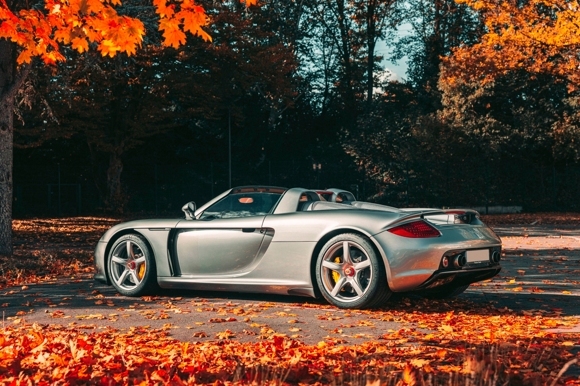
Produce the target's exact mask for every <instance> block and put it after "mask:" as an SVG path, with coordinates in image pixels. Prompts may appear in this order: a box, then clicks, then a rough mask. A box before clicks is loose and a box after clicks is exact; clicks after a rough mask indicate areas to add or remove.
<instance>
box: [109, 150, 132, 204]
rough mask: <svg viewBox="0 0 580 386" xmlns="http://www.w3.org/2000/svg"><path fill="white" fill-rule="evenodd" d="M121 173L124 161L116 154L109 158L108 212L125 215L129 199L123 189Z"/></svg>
mask: <svg viewBox="0 0 580 386" xmlns="http://www.w3.org/2000/svg"><path fill="white" fill-rule="evenodd" d="M121 173H123V160H122V159H121V156H120V155H119V154H117V153H116V152H113V153H111V154H110V156H109V168H108V169H107V202H106V206H107V209H108V210H111V211H113V212H114V213H123V211H124V209H125V205H126V204H127V199H126V198H125V197H124V195H123V190H122V189H121Z"/></svg>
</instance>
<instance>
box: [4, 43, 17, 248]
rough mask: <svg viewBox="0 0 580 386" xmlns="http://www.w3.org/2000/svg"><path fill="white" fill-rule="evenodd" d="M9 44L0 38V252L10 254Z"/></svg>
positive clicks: (11, 73)
mask: <svg viewBox="0 0 580 386" xmlns="http://www.w3.org/2000/svg"><path fill="white" fill-rule="evenodd" d="M13 49H14V47H13V45H12V43H10V42H8V41H6V40H0V255H6V256H10V255H12V164H13V160H12V159H13V158H12V154H13V150H12V146H13V142H12V140H13V135H14V125H13V119H14V118H13V113H14V92H13V91H12V88H13V85H14V63H15V62H14V58H13V55H14V54H13Z"/></svg>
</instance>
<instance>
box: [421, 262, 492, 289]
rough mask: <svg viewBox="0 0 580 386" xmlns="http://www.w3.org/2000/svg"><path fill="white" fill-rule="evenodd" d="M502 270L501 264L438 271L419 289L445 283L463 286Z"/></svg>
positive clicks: (485, 278) (489, 277)
mask: <svg viewBox="0 0 580 386" xmlns="http://www.w3.org/2000/svg"><path fill="white" fill-rule="evenodd" d="M500 271H501V266H500V265H499V264H497V265H493V266H489V267H482V268H469V269H465V270H458V271H436V272H435V273H433V275H432V276H431V277H430V278H429V279H428V280H427V281H425V283H423V284H421V285H420V286H419V287H418V288H417V290H425V289H431V288H436V287H440V286H443V285H453V286H462V285H468V284H471V283H475V282H478V281H482V280H487V279H491V278H492V277H494V276H495V275H497V274H498V273H499V272H500Z"/></svg>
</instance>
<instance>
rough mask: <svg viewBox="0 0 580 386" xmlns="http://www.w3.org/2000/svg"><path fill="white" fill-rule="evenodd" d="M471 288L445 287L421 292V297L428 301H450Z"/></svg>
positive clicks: (463, 286) (466, 286)
mask: <svg viewBox="0 0 580 386" xmlns="http://www.w3.org/2000/svg"><path fill="white" fill-rule="evenodd" d="M467 288H469V284H467V285H445V286H441V287H436V288H432V289H429V290H424V291H421V293H420V295H421V296H422V297H424V298H427V299H448V298H452V297H455V296H457V295H460V294H462V293H463V292H465V290H466V289H467Z"/></svg>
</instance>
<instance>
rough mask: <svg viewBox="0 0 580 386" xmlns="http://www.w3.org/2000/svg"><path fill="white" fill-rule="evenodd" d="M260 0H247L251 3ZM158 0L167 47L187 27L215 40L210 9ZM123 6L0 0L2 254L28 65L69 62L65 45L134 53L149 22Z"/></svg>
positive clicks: (7, 245)
mask: <svg viewBox="0 0 580 386" xmlns="http://www.w3.org/2000/svg"><path fill="white" fill-rule="evenodd" d="M255 1H256V0H246V1H245V3H246V6H249V5H252V4H255ZM153 4H154V7H155V10H156V13H157V16H158V18H159V30H160V31H162V35H163V45H164V46H167V47H175V48H177V47H179V46H181V45H182V44H184V43H185V41H186V33H187V32H189V33H191V34H192V35H196V36H200V37H201V38H203V39H206V40H210V39H211V37H210V36H209V35H208V33H207V32H206V31H205V30H204V27H206V26H207V25H208V23H209V19H208V17H207V15H206V13H205V10H204V8H203V7H201V6H199V5H197V4H196V3H194V2H193V1H192V0H185V1H182V2H169V3H168V2H167V1H166V0H154V1H153ZM42 5H44V7H43V8H44V9H43V10H42V11H41V10H39V9H38V8H40V6H42ZM119 5H121V2H120V1H119V0H111V1H100V0H93V1H84V0H72V1H69V2H61V1H58V0H46V1H44V2H43V3H41V4H35V3H31V2H27V1H22V0H11V1H6V0H0V48H1V50H0V143H1V145H0V146H1V148H0V150H2V153H1V155H0V176H1V177H0V193H1V196H0V254H3V255H11V254H12V236H11V232H12V230H11V226H12V221H11V218H12V154H13V151H12V146H13V143H12V141H13V110H14V96H15V94H16V91H17V90H18V88H19V86H20V84H22V82H23V81H24V79H25V77H26V74H27V71H26V64H28V63H30V62H31V61H32V59H33V58H35V57H38V58H40V59H41V60H42V61H43V62H44V63H45V64H47V65H51V64H55V63H57V62H59V61H64V60H65V59H66V58H65V56H64V55H63V53H62V47H65V46H70V47H71V48H72V49H74V50H76V51H78V52H79V53H83V52H86V51H88V50H89V49H96V50H98V51H99V52H100V53H101V55H102V56H110V57H114V56H116V55H117V54H119V53H121V54H126V55H132V54H134V53H135V52H136V50H137V49H138V48H139V47H140V46H141V44H142V42H143V37H144V35H145V25H144V23H143V22H142V21H141V20H140V19H139V18H138V17H131V16H127V15H120V14H118V13H117V11H116V9H115V8H114V6H119ZM19 66H20V67H19Z"/></svg>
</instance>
